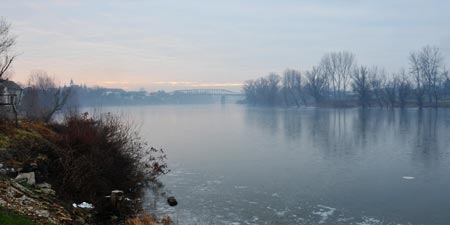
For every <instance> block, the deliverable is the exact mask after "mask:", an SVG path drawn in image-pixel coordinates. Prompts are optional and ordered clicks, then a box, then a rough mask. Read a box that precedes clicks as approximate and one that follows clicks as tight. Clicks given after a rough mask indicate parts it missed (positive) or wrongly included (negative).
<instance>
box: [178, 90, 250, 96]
mask: <svg viewBox="0 0 450 225" xmlns="http://www.w3.org/2000/svg"><path fill="white" fill-rule="evenodd" d="M171 93H172V94H174V95H177V94H182V95H210V96H244V94H242V93H239V92H234V91H230V90H226V89H186V90H176V91H173V92H171Z"/></svg>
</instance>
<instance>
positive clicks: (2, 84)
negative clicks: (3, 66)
mask: <svg viewBox="0 0 450 225" xmlns="http://www.w3.org/2000/svg"><path fill="white" fill-rule="evenodd" d="M21 93H22V88H21V87H20V86H19V85H18V84H16V83H15V82H13V81H10V80H0V105H11V104H15V103H16V102H17V101H18V100H19V99H18V98H19V97H20V95H21Z"/></svg>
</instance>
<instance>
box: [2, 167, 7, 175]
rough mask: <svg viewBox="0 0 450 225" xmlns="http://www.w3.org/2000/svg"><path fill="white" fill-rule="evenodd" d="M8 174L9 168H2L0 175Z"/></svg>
mask: <svg viewBox="0 0 450 225" xmlns="http://www.w3.org/2000/svg"><path fill="white" fill-rule="evenodd" d="M0 168H1V167H0ZM7 174H8V171H7V170H5V169H3V168H1V169H0V175H7Z"/></svg>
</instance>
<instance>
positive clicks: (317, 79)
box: [243, 46, 450, 108]
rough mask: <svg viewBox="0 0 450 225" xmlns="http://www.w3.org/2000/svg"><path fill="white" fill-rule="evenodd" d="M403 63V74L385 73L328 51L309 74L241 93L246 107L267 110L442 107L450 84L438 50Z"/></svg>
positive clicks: (276, 78)
mask: <svg viewBox="0 0 450 225" xmlns="http://www.w3.org/2000/svg"><path fill="white" fill-rule="evenodd" d="M408 61H409V65H408V67H407V69H401V70H400V71H398V72H396V73H392V74H388V73H387V72H386V71H385V70H384V69H382V68H380V67H376V66H365V65H357V63H356V57H355V55H354V54H353V53H351V52H346V51H342V52H332V53H329V54H325V55H324V56H323V57H322V59H321V60H320V63H319V64H318V65H317V66H314V67H312V68H311V69H310V70H306V71H299V70H293V69H286V70H285V71H284V72H283V74H282V75H278V74H276V73H270V74H269V75H267V76H264V77H261V78H258V79H255V80H249V81H246V82H245V84H244V87H243V91H244V93H245V95H246V102H247V103H248V104H256V105H267V106H275V105H281V106H297V107H299V106H301V105H330V106H356V105H359V106H361V107H375V106H376V107H406V106H418V107H420V108H422V107H431V106H433V107H438V106H447V105H446V104H447V103H446V102H448V101H447V99H448V100H450V79H449V76H448V75H449V74H448V70H447V69H446V68H445V65H444V57H443V55H442V52H441V51H440V49H439V48H437V47H432V46H425V47H423V48H421V49H419V50H417V51H414V52H412V53H411V54H410V55H409V58H408ZM448 106H450V105H448Z"/></svg>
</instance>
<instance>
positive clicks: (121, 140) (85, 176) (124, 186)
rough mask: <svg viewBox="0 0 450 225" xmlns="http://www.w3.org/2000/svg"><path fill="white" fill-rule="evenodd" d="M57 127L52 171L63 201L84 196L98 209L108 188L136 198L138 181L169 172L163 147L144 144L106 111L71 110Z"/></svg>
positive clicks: (142, 181)
mask: <svg viewBox="0 0 450 225" xmlns="http://www.w3.org/2000/svg"><path fill="white" fill-rule="evenodd" d="M56 129H57V130H59V133H60V134H61V135H62V140H61V148H60V150H59V151H58V152H57V155H58V160H57V161H56V163H55V164H54V165H53V166H52V168H51V174H53V175H55V176H54V177H53V183H54V184H56V185H55V186H56V188H57V193H58V194H59V195H60V196H61V197H62V198H64V199H66V200H69V201H75V202H82V201H88V202H91V203H93V204H94V205H95V206H96V207H97V210H99V211H101V210H102V209H99V208H98V207H101V205H102V204H101V203H102V201H104V198H105V196H107V195H109V194H110V193H111V191H112V190H122V191H124V192H125V194H126V195H127V196H128V197H131V198H133V197H139V196H140V194H141V189H142V187H143V184H145V183H146V182H153V181H155V180H156V178H157V177H158V176H160V175H162V174H164V173H166V172H168V170H167V165H166V164H165V162H164V159H165V154H164V152H163V151H162V150H157V149H154V148H152V147H149V146H148V145H147V144H146V143H145V142H142V140H141V138H140V137H139V136H138V135H137V133H136V132H134V131H133V129H132V127H131V126H130V125H129V124H126V123H123V122H122V121H121V120H120V119H119V118H117V117H114V116H112V115H110V114H105V115H102V116H100V117H99V118H90V117H89V116H88V115H87V113H86V114H84V115H82V116H73V115H71V116H68V117H67V118H65V122H64V123H63V124H62V125H61V126H59V127H56Z"/></svg>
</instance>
